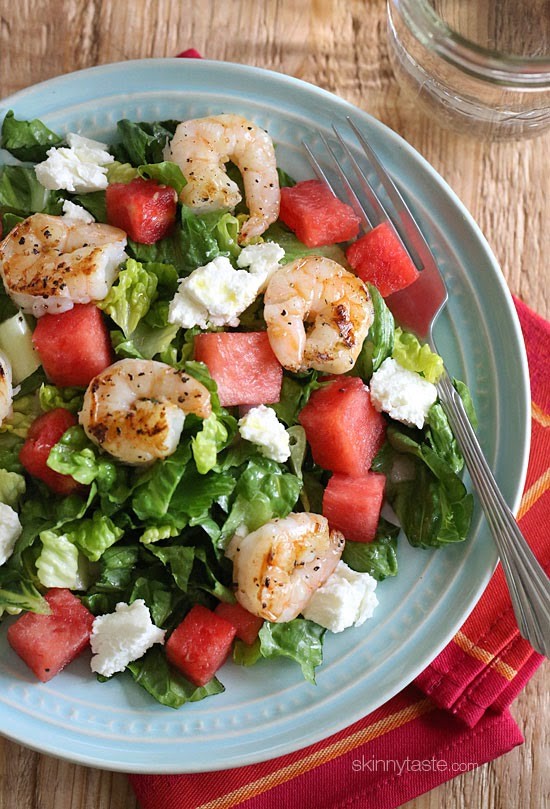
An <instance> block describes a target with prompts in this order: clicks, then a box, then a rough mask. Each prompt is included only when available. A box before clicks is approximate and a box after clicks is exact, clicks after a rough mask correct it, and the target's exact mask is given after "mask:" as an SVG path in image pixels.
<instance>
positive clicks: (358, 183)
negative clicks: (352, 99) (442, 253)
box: [303, 116, 429, 270]
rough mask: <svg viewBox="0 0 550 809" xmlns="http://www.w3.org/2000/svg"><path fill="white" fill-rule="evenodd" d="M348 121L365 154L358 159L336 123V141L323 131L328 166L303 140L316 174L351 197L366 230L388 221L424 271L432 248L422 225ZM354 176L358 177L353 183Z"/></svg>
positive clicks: (369, 147)
mask: <svg viewBox="0 0 550 809" xmlns="http://www.w3.org/2000/svg"><path fill="white" fill-rule="evenodd" d="M346 121H347V123H348V125H349V127H350V128H351V130H352V132H353V133H354V135H355V138H356V140H357V142H358V143H359V145H360V147H361V152H360V155H361V157H360V158H358V157H357V156H356V154H354V152H352V150H351V148H350V146H349V145H348V143H347V142H346V140H345V138H344V136H343V135H342V133H341V131H340V129H338V127H336V126H335V125H334V124H333V126H332V128H333V130H334V135H335V138H336V140H335V141H334V140H329V139H328V138H327V137H325V135H324V134H322V133H319V138H320V141H321V143H322V144H323V147H324V149H325V151H326V155H325V158H326V157H327V156H328V158H329V166H327V167H326V168H323V165H322V162H321V160H322V158H320V157H319V156H318V155H316V154H315V153H314V151H313V149H312V148H311V147H310V146H309V144H308V143H307V142H305V141H304V142H303V145H304V148H305V150H306V153H307V156H308V159H309V161H310V163H311V165H312V168H313V170H314V172H315V174H316V175H317V177H318V179H319V180H321V181H322V182H324V183H326V185H327V186H328V187H329V188H330V189H331V191H332V192H333V194H335V196H337V197H340V198H342V197H343V196H345V197H347V199H348V201H349V204H350V205H351V206H352V208H353V209H354V211H355V212H356V213H357V215H358V216H359V217H360V219H361V221H362V223H363V226H364V228H365V230H370V229H371V228H373V227H376V226H377V225H379V224H381V223H382V222H388V223H389V224H390V225H391V226H392V228H393V230H394V231H395V233H396V235H397V236H398V238H399V240H400V241H401V243H402V245H403V247H404V248H405V250H406V251H407V252H408V253H409V255H410V257H411V259H412V260H413V262H414V264H415V266H416V267H417V269H418V270H422V269H423V268H424V266H425V258H423V254H424V255H425V251H428V253H429V247H428V245H427V243H426V240H425V238H424V236H423V234H422V232H421V230H420V228H419V227H418V225H417V224H416V222H415V220H414V218H413V215H412V213H411V211H410V210H409V207H408V205H407V203H406V202H405V200H404V199H403V197H402V195H401V192H400V191H399V189H398V188H397V186H396V185H395V183H394V181H393V180H392V178H391V177H390V175H389V174H388V172H387V171H386V169H385V168H384V166H383V165H382V164H381V163H380V160H379V159H378V157H377V155H376V153H375V152H374V150H373V148H372V147H371V146H370V144H369V143H368V142H367V140H366V138H365V137H364V135H363V134H362V132H361V131H360V130H359V128H358V127H357V126H356V124H355V123H354V122H353V121H352V120H351V118H350V117H349V116H347V117H346ZM356 153H357V152H356ZM360 159H361V164H360V162H359V160H360ZM323 162H325V161H323ZM325 164H326V163H325ZM352 177H353V178H354V182H353V183H352ZM377 186H379V187H380V190H378V189H377ZM341 190H342V191H343V194H342V192H341ZM383 196H385V197H386V201H383Z"/></svg>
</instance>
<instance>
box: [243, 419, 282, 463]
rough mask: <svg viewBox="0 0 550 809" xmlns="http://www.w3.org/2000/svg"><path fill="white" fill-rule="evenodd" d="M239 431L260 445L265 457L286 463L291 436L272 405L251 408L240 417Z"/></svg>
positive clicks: (244, 436)
mask: <svg viewBox="0 0 550 809" xmlns="http://www.w3.org/2000/svg"><path fill="white" fill-rule="evenodd" d="M239 432H240V434H241V436H242V437H243V438H244V439H245V440H246V441H251V442H252V444H256V446H257V447H259V450H260V452H261V453H262V455H263V456H264V457H265V458H270V459H271V460H272V461H278V462H279V463H284V461H287V460H288V459H289V457H290V437H289V435H288V433H287V431H286V430H285V426H284V424H282V423H281V422H280V421H279V419H278V418H277V414H276V413H275V411H274V410H273V409H272V408H271V407H266V406H265V405H259V406H258V407H253V408H251V409H250V410H249V411H248V413H246V415H244V416H243V417H242V419H239Z"/></svg>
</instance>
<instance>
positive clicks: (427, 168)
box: [0, 57, 531, 773]
mask: <svg viewBox="0 0 550 809" xmlns="http://www.w3.org/2000/svg"><path fill="white" fill-rule="evenodd" d="M174 63H175V64H178V65H180V66H181V63H182V60H181V58H179V57H172V58H150V59H133V60H126V61H117V62H108V63H104V64H101V65H95V66H93V67H88V68H83V69H80V70H77V71H71V72H69V73H65V74H60V75H59V76H54V77H51V78H49V79H46V80H44V81H42V82H39V83H37V84H34V85H30V86H29V87H26V88H23V89H22V90H19V91H17V92H16V93H13V94H11V95H10V96H6V97H5V98H1V99H0V114H2V113H3V112H4V111H5V110H7V109H8V108H9V107H10V106H11V105H12V104H17V103H19V102H20V101H21V100H23V99H25V97H26V96H30V95H31V94H33V93H35V92H37V91H40V90H46V89H49V88H50V87H51V86H57V87H59V86H60V85H62V84H64V83H67V82H74V81H78V80H80V79H86V78H87V77H88V76H96V75H98V74H101V73H108V72H109V71H112V70H113V69H115V70H117V69H122V70H131V69H132V67H138V66H139V67H144V66H147V67H150V68H152V69H155V68H160V69H162V67H167V66H168V65H173V64H174ZM186 66H188V67H189V68H190V69H191V70H192V71H195V70H197V71H199V72H200V70H201V69H202V67H199V66H206V67H207V68H208V69H210V68H211V67H212V66H215V67H216V69H217V68H222V69H224V68H226V69H231V70H232V71H237V72H242V73H243V74H248V75H253V76H254V77H255V80H258V79H259V80H260V81H261V78H262V76H263V75H265V76H267V77H269V78H270V79H271V80H275V81H278V82H280V83H281V84H286V85H288V84H290V85H292V86H295V87H296V88H299V89H300V90H301V91H307V92H308V93H311V92H313V93H314V94H316V95H318V96H320V97H321V98H323V97H324V98H327V99H330V101H331V103H334V102H335V101H336V102H337V103H338V104H339V105H342V106H343V107H344V108H347V110H348V111H349V112H350V114H355V115H359V116H360V117H362V118H363V119H364V120H365V119H367V122H368V124H369V126H371V127H374V128H375V129H376V130H378V132H380V133H381V134H383V136H384V137H385V138H389V139H390V140H393V141H395V142H396V143H397V144H398V145H399V147H400V148H401V149H403V150H404V151H405V152H406V153H407V154H408V156H409V157H412V158H413V159H414V160H415V161H416V162H417V163H419V165H420V166H421V168H422V170H423V171H424V172H426V173H427V174H429V176H430V180H431V181H432V182H434V183H435V184H436V185H437V186H439V187H440V188H441V189H443V190H444V192H445V193H446V195H447V196H448V197H449V198H450V199H451V201H452V203H453V205H454V206H455V207H456V208H457V209H458V211H459V212H460V213H461V215H462V216H463V218H464V220H465V222H466V224H467V226H468V227H469V228H470V229H471V230H472V231H473V233H474V234H475V237H476V239H477V242H478V244H479V246H480V248H481V249H482V251H483V254H484V258H485V259H486V260H487V261H488V262H489V263H490V264H491V268H492V272H493V278H494V281H495V282H498V286H499V291H500V293H501V295H502V298H503V299H504V301H505V303H506V305H507V314H508V318H509V320H510V323H511V325H512V327H513V329H514V335H513V336H514V340H515V343H516V346H517V349H518V353H519V354H520V356H521V360H522V362H521V383H522V384H521V391H522V394H523V395H522V398H521V403H520V404H521V407H522V409H523V430H524V437H525V440H524V446H523V454H522V458H521V464H519V465H518V467H517V469H516V474H515V478H516V484H515V490H514V496H513V498H512V502H509V505H510V508H511V509H512V511H513V512H514V513H516V511H517V509H518V507H519V504H520V501H521V496H522V492H523V488H524V485H525V479H526V474H527V465H528V460H529V449H530V431H531V419H530V380H529V372H528V364H527V355H526V349H525V343H524V340H523V335H522V331H521V326H520V322H519V318H518V315H517V312H516V309H515V306H514V303H513V298H512V294H511V292H510V290H509V287H508V284H507V282H506V279H505V278H504V275H503V273H502V270H501V268H500V265H499V263H498V261H497V259H496V257H495V255H494V253H493V251H492V249H491V247H490V245H489V243H488V241H487V239H486V238H485V236H484V235H483V233H482V231H481V229H480V227H479V225H478V224H477V222H476V221H475V220H474V218H473V216H472V214H471V213H470V212H469V211H468V209H467V208H466V206H465V205H464V204H463V203H462V201H461V200H460V198H459V197H458V196H457V194H456V193H455V192H454V190H453V189H452V188H451V186H450V185H449V184H448V183H447V181H446V180H445V179H444V178H443V177H442V176H441V175H440V174H439V173H438V172H437V171H436V169H435V168H434V167H433V166H432V165H431V164H430V163H429V162H428V161H427V160H426V158H424V157H423V155H422V154H421V153H420V152H418V151H417V150H416V149H415V148H414V147H413V146H412V145H411V144H409V143H408V142H407V141H406V140H405V139H404V138H403V137H402V136H401V135H399V134H398V133H397V132H395V131H394V130H392V129H391V128H390V127H389V126H388V125H387V124H384V123H383V122H382V121H379V120H378V119H377V118H375V117H374V116H373V115H372V114H370V113H368V112H366V111H365V110H363V109H361V108H359V107H357V106H355V105H354V104H352V103H351V102H349V101H347V100H346V99H344V98H341V97H340V96H338V95H336V94H334V93H332V92H330V91H328V90H325V89H324V88H321V87H318V86H316V85H314V84H312V83H310V82H307V81H304V80H303V79H299V78H297V77H294V76H291V75H288V74H285V73H281V72H279V71H275V70H271V69H268V68H263V67H256V66H250V65H243V64H240V63H235V62H224V61H218V60H211V59H200V60H199V59H196V60H194V59H189V60H186ZM143 89H144V91H147V89H148V87H144V88H143ZM98 95H100V93H99V92H98ZM111 95H112V94H111ZM520 415H521V414H520ZM491 541H492V540H491ZM492 556H493V562H492V564H488V565H487V569H486V570H485V572H484V575H483V577H481V578H480V582H479V585H478V587H477V589H476V591H475V593H474V594H473V596H472V597H471V599H470V603H469V604H468V606H467V608H466V609H465V610H464V611H463V612H462V613H461V614H460V617H459V618H458V619H455V621H453V622H450V623H449V624H447V631H446V632H445V633H443V637H442V639H441V640H440V642H439V643H436V644H433V645H432V647H431V650H430V659H429V660H426V659H423V660H422V661H421V662H420V663H418V664H417V665H416V666H415V667H412V674H411V669H408V670H407V674H406V677H404V678H403V677H402V679H401V680H400V682H399V684H398V685H396V686H395V688H393V690H392V691H391V693H389V695H388V694H387V693H386V694H385V695H384V700H383V702H386V701H387V700H388V699H391V698H392V697H393V696H395V694H397V693H398V692H399V691H400V690H401V689H402V688H403V687H405V686H406V685H407V684H409V683H410V682H412V680H414V678H415V677H416V676H417V675H418V674H419V673H420V671H422V670H423V669H424V668H425V667H426V666H427V665H429V663H430V662H431V661H432V660H433V659H434V658H435V657H437V655H438V654H439V653H440V652H441V650H442V649H443V648H444V647H445V646H446V645H447V644H448V643H449V641H450V639H451V638H452V637H453V635H454V634H455V633H456V631H457V629H458V628H459V627H460V626H461V625H462V624H463V623H464V621H465V620H466V619H467V617H468V615H469V614H470V613H471V611H472V610H473V609H474V607H475V605H476V604H477V602H478V600H479V598H480V597H481V595H482V594H483V591H484V590H485V588H486V586H487V584H488V582H489V580H490V578H491V576H492V574H493V572H494V569H495V567H496V565H497V562H498V557H497V553H496V549H494V553H493V554H492ZM434 650H435V651H434ZM383 702H381V703H378V707H379V706H380V705H381V704H383ZM2 707H3V706H2V704H1V703H0V712H1V711H2ZM371 710H374V709H371ZM364 715H365V713H364V712H359V713H358V714H357V715H354V716H352V717H350V718H346V719H345V720H344V721H343V722H340V723H336V724H335V723H333V724H332V725H331V726H330V728H329V729H326V726H325V725H322V729H321V730H320V731H319V733H318V735H317V736H316V737H315V738H313V737H312V738H310V739H308V741H306V742H304V743H302V742H300V743H299V744H297V745H294V746H293V745H292V743H291V742H289V743H288V744H287V745H286V747H285V748H284V749H279V750H277V751H275V752H272V753H268V754H265V753H261V752H258V753H256V754H249V755H248V756H244V757H241V758H240V759H239V761H235V762H233V763H231V762H227V763H223V764H222V765H220V764H219V763H215V764H214V763H213V764H212V765H211V766H205V765H204V762H203V763H202V764H201V765H200V766H196V767H191V768H189V767H186V768H185V769H183V770H181V769H179V770H174V766H173V764H170V763H168V764H164V763H163V762H161V763H160V765H159V764H157V765H156V766H155V767H154V768H153V769H144V767H143V765H142V764H141V763H136V765H135V766H132V764H131V762H128V760H124V761H122V760H121V761H113V760H112V757H111V756H109V751H108V752H107V756H109V758H107V757H106V758H105V759H100V758H99V757H97V756H93V755H86V754H85V753H79V752H74V751H69V752H67V751H65V750H60V749H59V745H57V746H56V744H55V742H53V743H46V744H42V743H41V744H40V745H37V744H33V743H32V740H31V741H29V738H28V735H27V734H25V733H23V734H21V735H20V734H18V733H17V731H16V730H13V731H12V730H7V729H2V730H1V731H0V732H1V733H2V735H4V736H5V737H6V738H8V739H12V740H13V741H16V742H18V743H20V744H23V745H25V746H27V747H29V748H31V749H34V750H37V751H38V752H41V753H45V754H48V755H53V756H56V757H59V758H62V759H64V760H69V761H72V762H74V763H78V764H82V765H85V766H89V767H97V768H102V769H109V770H114V771H120V772H126V773H132V772H133V773H145V772H147V773H174V772H181V773H193V772H206V771H212V770H223V769H231V768H233V767H239V766H245V765H248V764H253V763H258V762H262V761H267V760H269V759H272V758H275V757H278V756H280V755H284V754H288V753H291V752H295V751H296V750H299V749H303V748H304V747H307V746H308V745H309V744H312V743H315V742H319V741H320V740H322V739H325V738H328V737H329V736H331V735H332V734H333V733H336V732H338V731H340V730H342V729H343V728H345V727H347V726H349V725H350V724H352V723H353V722H355V721H357V720H358V719H360V718H361V716H364Z"/></svg>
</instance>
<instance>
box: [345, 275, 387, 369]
mask: <svg viewBox="0 0 550 809" xmlns="http://www.w3.org/2000/svg"><path fill="white" fill-rule="evenodd" d="M367 286H368V288H369V293H370V296H371V300H372V304H373V309H374V320H373V322H372V324H371V326H370V329H369V331H368V334H367V336H366V338H365V341H364V343H363V346H362V348H361V352H360V354H359V356H358V358H357V362H356V363H355V365H354V367H353V369H352V371H351V372H350V373H351V375H352V376H360V377H361V378H362V379H364V380H365V381H366V382H368V380H369V379H370V378H371V376H372V374H373V372H374V371H376V370H378V368H379V367H380V366H381V365H382V363H383V362H384V360H385V359H386V358H387V357H390V356H391V353H392V351H393V346H394V336H395V320H394V318H393V315H392V313H391V312H390V310H389V308H388V307H387V305H386V302H385V301H384V298H383V297H382V295H381V294H380V292H379V291H378V289H377V288H376V287H375V286H374V285H373V284H367Z"/></svg>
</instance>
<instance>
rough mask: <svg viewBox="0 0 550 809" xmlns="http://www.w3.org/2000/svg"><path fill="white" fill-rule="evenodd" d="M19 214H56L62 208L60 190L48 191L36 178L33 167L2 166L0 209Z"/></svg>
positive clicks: (0, 170)
mask: <svg viewBox="0 0 550 809" xmlns="http://www.w3.org/2000/svg"><path fill="white" fill-rule="evenodd" d="M6 209H7V210H8V211H10V212H11V213H16V214H19V215H20V216H23V217H25V216H29V215H30V214H32V213H47V214H53V215H55V216H58V215H60V214H61V212H62V210H63V197H62V195H61V192H60V191H49V190H48V189H47V188H44V186H43V185H40V183H39V182H38V180H37V179H36V174H35V173H34V168H31V167H28V166H3V167H2V168H1V169H0V211H2V213H4V212H5V210H6Z"/></svg>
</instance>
